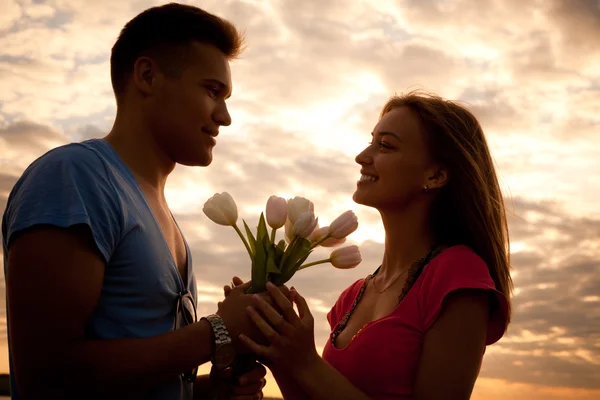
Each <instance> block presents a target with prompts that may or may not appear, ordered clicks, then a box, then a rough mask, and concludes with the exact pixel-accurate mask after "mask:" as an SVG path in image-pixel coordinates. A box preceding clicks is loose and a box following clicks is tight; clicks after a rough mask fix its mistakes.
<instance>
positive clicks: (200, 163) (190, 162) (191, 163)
mask: <svg viewBox="0 0 600 400" xmlns="http://www.w3.org/2000/svg"><path fill="white" fill-rule="evenodd" d="M212 161H213V157H212V153H204V154H201V155H196V156H195V157H193V156H192V157H186V158H185V159H181V160H179V161H177V164H181V165H185V166H186V167H208V166H209V165H210V164H211V163H212Z"/></svg>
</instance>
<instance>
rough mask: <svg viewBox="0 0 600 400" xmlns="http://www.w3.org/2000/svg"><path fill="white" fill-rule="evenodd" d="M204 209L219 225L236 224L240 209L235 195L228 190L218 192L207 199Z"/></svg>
mask: <svg viewBox="0 0 600 400" xmlns="http://www.w3.org/2000/svg"><path fill="white" fill-rule="evenodd" d="M202 211H203V212H204V214H206V216H207V217H208V218H210V219H211V220H212V221H213V222H215V223H217V224H219V225H225V226H235V224H236V222H237V220H238V210H237V206H236V205H235V201H234V200H233V197H231V195H230V194H229V193H227V192H223V193H220V194H219V193H216V194H215V195H214V196H213V197H211V198H210V199H208V200H206V203H204V207H203V208H202Z"/></svg>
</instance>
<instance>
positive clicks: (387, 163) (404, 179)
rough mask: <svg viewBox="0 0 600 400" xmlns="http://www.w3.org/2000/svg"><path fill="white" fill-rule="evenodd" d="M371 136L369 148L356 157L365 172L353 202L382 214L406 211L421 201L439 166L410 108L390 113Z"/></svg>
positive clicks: (382, 119)
mask: <svg viewBox="0 0 600 400" xmlns="http://www.w3.org/2000/svg"><path fill="white" fill-rule="evenodd" d="M372 135H373V138H372V142H371V143H369V146H368V147H367V148H365V149H364V150H363V151H362V152H361V153H360V154H359V155H358V156H356V162H357V163H358V164H360V165H361V167H362V168H361V177H360V180H359V181H358V182H357V188H356V191H355V192H354V196H353V198H354V201H356V202H357V203H359V204H363V205H366V206H371V207H375V208H377V209H379V210H380V211H381V210H384V209H386V208H390V207H393V208H398V207H401V208H403V207H405V206H406V205H407V204H410V203H411V202H413V201H415V200H417V199H419V198H420V197H422V196H421V195H422V193H424V191H425V189H424V186H425V185H429V184H430V181H429V178H430V177H431V176H432V175H434V174H435V172H436V168H435V167H436V166H435V165H434V163H433V162H432V159H431V156H430V154H429V151H428V149H427V144H426V142H425V135H424V132H423V128H422V126H421V123H420V121H419V119H418V117H417V116H416V115H415V114H414V112H413V111H411V110H410V109H409V108H408V107H400V108H396V109H393V110H391V111H389V112H388V113H387V114H385V115H384V116H383V118H381V120H380V121H379V123H378V124H377V125H376V126H375V129H374V130H373V133H372Z"/></svg>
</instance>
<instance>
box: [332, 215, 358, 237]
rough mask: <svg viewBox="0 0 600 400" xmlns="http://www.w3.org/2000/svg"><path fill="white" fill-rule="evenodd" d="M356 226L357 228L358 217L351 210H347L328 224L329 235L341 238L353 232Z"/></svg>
mask: <svg viewBox="0 0 600 400" xmlns="http://www.w3.org/2000/svg"><path fill="white" fill-rule="evenodd" d="M356 228H358V218H357V217H356V215H355V214H354V212H352V210H348V211H346V212H345V213H343V214H342V215H340V216H339V217H337V218H336V219H335V220H334V221H333V222H332V223H331V225H329V235H330V236H331V237H332V238H335V239H342V238H345V237H346V236H348V235H349V234H351V233H352V232H354V231H355V230H356Z"/></svg>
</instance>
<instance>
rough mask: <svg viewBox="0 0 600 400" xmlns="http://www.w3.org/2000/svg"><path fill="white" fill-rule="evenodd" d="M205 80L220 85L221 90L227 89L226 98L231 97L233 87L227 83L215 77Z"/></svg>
mask: <svg viewBox="0 0 600 400" xmlns="http://www.w3.org/2000/svg"><path fill="white" fill-rule="evenodd" d="M205 81H206V82H211V83H214V84H215V85H217V86H219V90H221V91H226V92H227V96H225V98H226V99H228V98H230V97H231V91H232V90H231V88H230V87H229V86H228V85H227V84H226V83H223V82H221V81H220V80H218V79H213V78H208V79H205Z"/></svg>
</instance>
